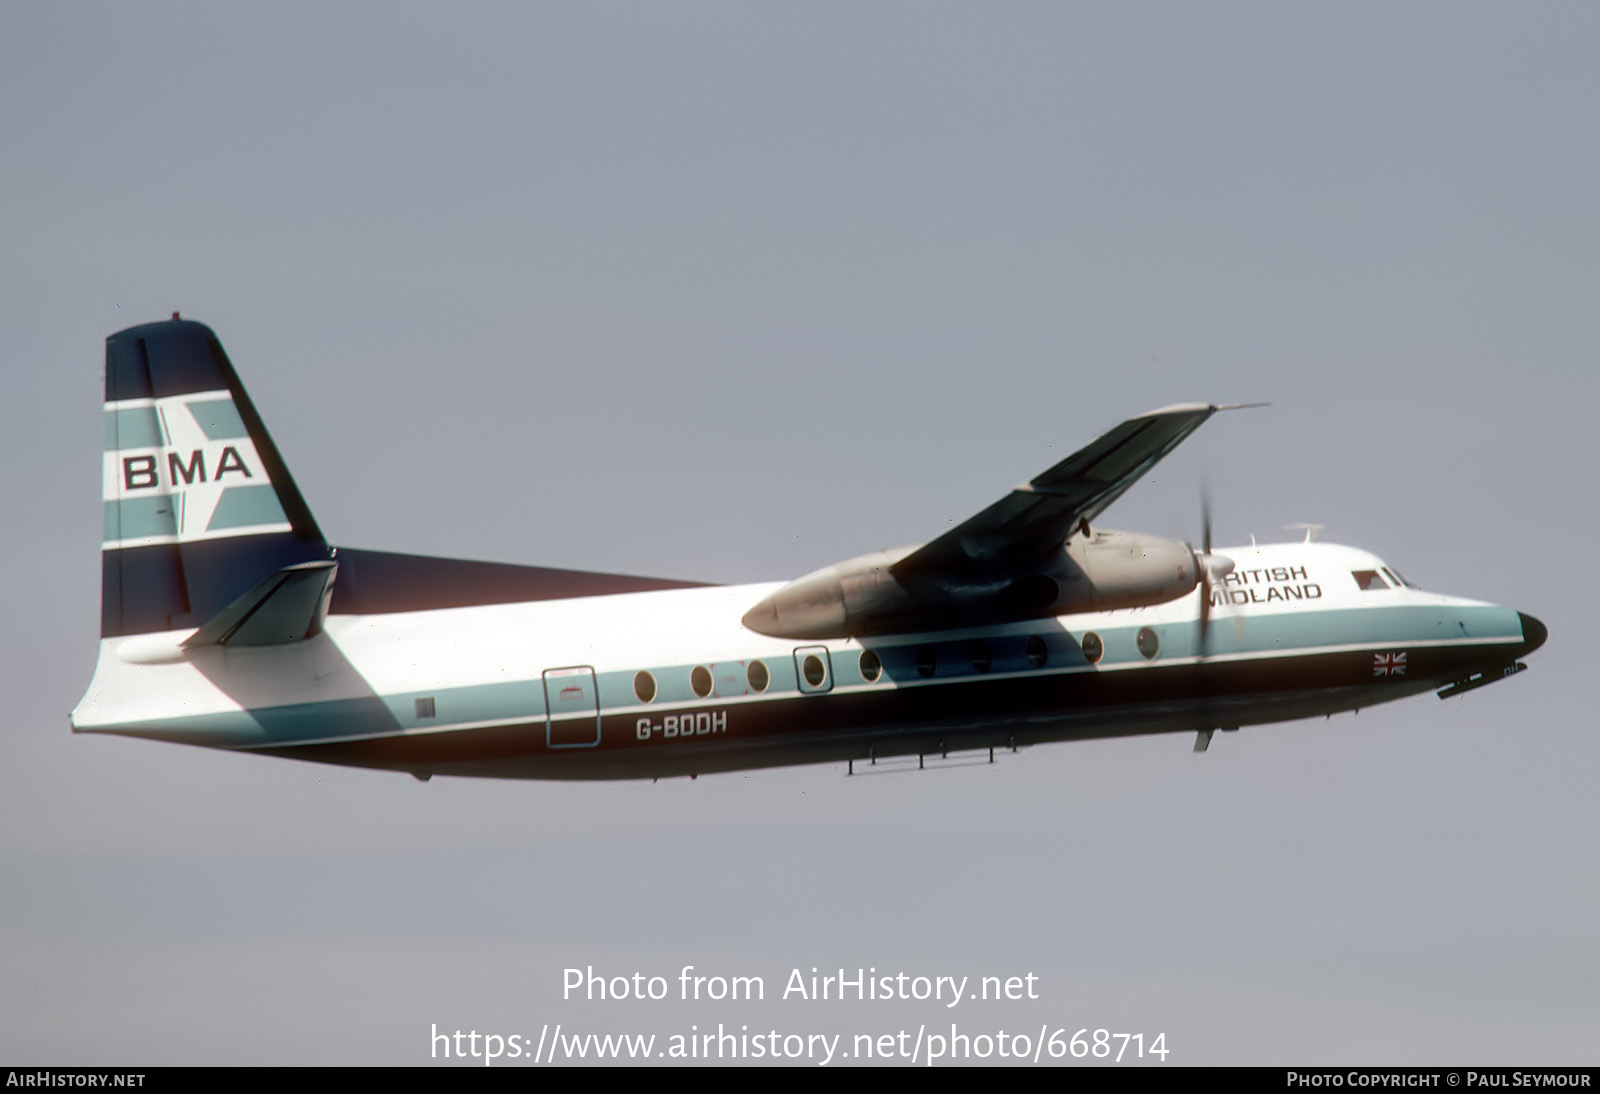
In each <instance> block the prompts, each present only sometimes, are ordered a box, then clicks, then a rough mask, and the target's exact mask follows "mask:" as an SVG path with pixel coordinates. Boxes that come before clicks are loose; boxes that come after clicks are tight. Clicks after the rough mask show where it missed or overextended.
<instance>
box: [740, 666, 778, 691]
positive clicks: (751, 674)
mask: <svg viewBox="0 0 1600 1094" xmlns="http://www.w3.org/2000/svg"><path fill="white" fill-rule="evenodd" d="M744 678H745V679H746V680H747V681H749V683H750V690H751V691H766V690H767V685H768V684H770V683H772V673H770V672H768V671H767V664H766V662H765V661H752V662H750V665H749V667H748V668H746V669H745V670H744Z"/></svg>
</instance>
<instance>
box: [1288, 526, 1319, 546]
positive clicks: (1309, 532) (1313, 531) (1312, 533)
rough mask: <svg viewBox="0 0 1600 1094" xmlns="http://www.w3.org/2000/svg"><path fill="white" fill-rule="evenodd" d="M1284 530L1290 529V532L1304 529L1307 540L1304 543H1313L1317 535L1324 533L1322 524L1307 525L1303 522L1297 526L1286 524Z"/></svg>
mask: <svg viewBox="0 0 1600 1094" xmlns="http://www.w3.org/2000/svg"><path fill="white" fill-rule="evenodd" d="M1284 528H1286V529H1288V530H1289V531H1300V530H1302V529H1303V530H1304V531H1305V534H1306V538H1305V539H1304V540H1303V541H1302V542H1305V543H1311V542H1312V541H1314V540H1315V539H1316V538H1317V533H1318V532H1320V531H1322V528H1323V526H1322V525H1320V524H1306V523H1303V522H1302V523H1296V524H1285V525H1284Z"/></svg>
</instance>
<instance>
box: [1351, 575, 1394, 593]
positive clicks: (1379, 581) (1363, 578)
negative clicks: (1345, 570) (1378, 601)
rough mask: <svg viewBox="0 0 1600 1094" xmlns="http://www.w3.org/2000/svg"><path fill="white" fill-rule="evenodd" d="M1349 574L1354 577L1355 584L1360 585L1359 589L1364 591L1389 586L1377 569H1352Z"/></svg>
mask: <svg viewBox="0 0 1600 1094" xmlns="http://www.w3.org/2000/svg"><path fill="white" fill-rule="evenodd" d="M1350 576H1351V577H1353V578H1355V579H1356V584H1357V585H1359V586H1361V591H1362V592H1364V593H1366V592H1371V591H1372V590H1374V589H1387V588H1388V587H1389V583H1388V582H1387V581H1385V580H1383V577H1382V576H1381V575H1380V574H1379V573H1378V571H1377V570H1352V571H1350Z"/></svg>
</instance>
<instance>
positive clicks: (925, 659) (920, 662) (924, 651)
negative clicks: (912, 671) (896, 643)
mask: <svg viewBox="0 0 1600 1094" xmlns="http://www.w3.org/2000/svg"><path fill="white" fill-rule="evenodd" d="M938 670H939V658H938V655H936V654H935V653H934V652H933V647H932V646H918V647H917V671H918V672H919V673H921V674H922V675H923V676H932V675H933V674H934V673H935V672H937V671H938Z"/></svg>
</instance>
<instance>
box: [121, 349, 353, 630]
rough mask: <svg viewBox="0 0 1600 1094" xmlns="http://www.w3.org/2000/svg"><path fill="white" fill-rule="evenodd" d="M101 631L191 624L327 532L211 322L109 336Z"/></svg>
mask: <svg viewBox="0 0 1600 1094" xmlns="http://www.w3.org/2000/svg"><path fill="white" fill-rule="evenodd" d="M103 482H104V486H103V489H102V493H101V499H102V508H103V510H104V517H105V530H104V534H103V536H102V539H101V620H100V633H101V636H102V637H107V638H109V637H114V636H117V635H128V634H144V633H148V632H152V631H166V630H175V629H182V628H186V627H198V626H200V625H202V624H204V623H206V622H207V621H208V620H210V619H212V618H213V617H214V616H216V615H217V613H219V612H220V611H222V609H224V608H225V607H227V606H228V605H229V604H230V603H232V602H233V601H234V600H235V599H236V598H238V597H239V596H241V595H242V594H243V593H245V592H247V591H249V590H250V589H251V588H252V587H254V586H255V585H256V584H257V583H259V582H260V581H262V580H263V579H264V578H265V577H266V576H267V575H269V574H271V573H273V572H274V571H276V570H279V569H282V568H283V567H285V566H292V565H296V564H298V563H303V562H317V561H323V560H326V559H328V558H329V557H330V556H329V551H328V545H327V543H326V542H325V541H324V540H323V538H322V532H321V530H319V529H318V528H317V523H316V521H315V520H314V519H313V518H312V516H311V510H310V509H309V508H307V506H306V503H305V500H304V499H303V498H302V497H301V496H300V491H299V490H298V489H297V488H296V487H295V484H294V480H293V479H292V478H291V477H290V476H289V471H288V468H287V467H285V466H284V463H283V459H282V458H281V457H280V456H279V455H278V450H277V447H276V446H275V445H273V443H272V438H271V437H270V436H268V434H267V431H266V428H265V427H264V426H263V425H262V424H261V418H260V417H259V416H258V415H257V414H256V410H255V407H254V406H252V405H251V403H250V398H249V396H247V395H246V394H245V391H244V388H243V387H242V386H241V385H240V383H239V377H238V375H237V374H236V373H235V372H234V370H233V366H232V365H231V364H230V363H229V361H228V356H227V354H225V353H224V352H223V350H222V345H221V343H219V342H218V341H217V338H216V335H214V334H213V333H212V332H211V329H210V328H209V327H207V326H205V325H204V324H202V323H195V322H191V321H189V320H184V319H178V318H176V317H174V318H173V319H171V320H168V321H166V322H163V323H149V324H146V325H144V326H139V327H131V328H129V329H128V330H125V331H120V332H119V333H117V334H114V335H112V336H111V337H110V338H108V339H106V436H105V452H104V466H103Z"/></svg>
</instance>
